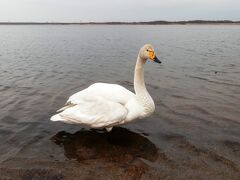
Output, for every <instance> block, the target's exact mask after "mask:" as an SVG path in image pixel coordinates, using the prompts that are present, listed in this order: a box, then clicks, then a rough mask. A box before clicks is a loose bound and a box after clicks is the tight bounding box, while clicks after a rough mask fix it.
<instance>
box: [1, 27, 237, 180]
mask: <svg viewBox="0 0 240 180" xmlns="http://www.w3.org/2000/svg"><path fill="white" fill-rule="evenodd" d="M0 42H1V43H0V102H1V103H0V109H1V110H0V112H1V113H0V179H1V180H2V179H14V180H15V179H240V118H239V117H240V69H239V66H240V60H239V57H240V31H239V25H214V26H213V25H185V26H182V25H171V26H165V25H155V26H151V25H148V26H144V25H139V26H128V25H120V26H119V25H97V26H96V25H84V26H80V25H68V26H64V25H58V26H54V25H45V26H41V25H34V26H33V25H29V26H21V25H11V26H6V25H1V26H0ZM146 43H151V44H153V45H154V47H155V50H156V54H157V56H158V57H159V58H160V59H161V61H162V62H163V63H162V65H157V64H154V63H152V62H148V63H147V64H146V67H145V81H146V86H147V89H148V91H149V92H150V94H151V96H152V97H153V99H154V101H155V105H156V110H155V112H154V114H153V115H152V116H151V117H149V118H146V119H143V120H139V121H135V122H133V123H129V124H126V125H124V126H120V127H115V128H113V130H112V132H110V133H107V132H105V131H104V130H102V129H99V130H94V129H89V128H88V127H85V126H81V125H69V124H64V123H60V122H59V123H56V122H51V121H49V118H50V117H51V115H53V114H54V113H55V111H56V110H57V109H59V108H60V107H62V105H63V104H64V103H65V102H66V100H67V98H68V97H69V96H70V95H71V94H73V93H75V92H77V91H80V90H82V89H84V88H86V87H88V86H89V85H91V84H92V83H95V82H106V83H116V84H120V85H122V86H124V87H126V88H127V89H129V90H131V91H133V83H132V82H133V69H134V65H135V61H136V57H137V53H138V50H139V48H140V47H141V46H142V45H143V44H146Z"/></svg>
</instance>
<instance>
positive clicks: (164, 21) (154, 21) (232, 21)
mask: <svg viewBox="0 0 240 180" xmlns="http://www.w3.org/2000/svg"><path fill="white" fill-rule="evenodd" d="M187 23H193V24H194V23H196V24H204V23H240V20H201V19H196V20H179V21H167V20H152V21H87V22H83V21H79V22H61V21H41V22H39V21H0V24H187Z"/></svg>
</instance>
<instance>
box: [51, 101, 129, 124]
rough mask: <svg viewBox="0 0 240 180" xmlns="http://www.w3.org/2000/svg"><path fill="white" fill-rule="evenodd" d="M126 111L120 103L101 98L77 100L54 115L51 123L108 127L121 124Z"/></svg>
mask: <svg viewBox="0 0 240 180" xmlns="http://www.w3.org/2000/svg"><path fill="white" fill-rule="evenodd" d="M127 113H128V110H127V108H126V107H124V106H123V105H122V104H120V103H116V102H112V101H109V100H107V99H105V98H102V97H88V98H83V99H81V100H80V99H79V100H78V104H76V105H73V106H69V108H66V109H65V110H64V111H63V112H61V113H59V114H57V115H54V116H53V117H52V118H51V120H52V121H64V122H66V123H80V124H86V125H89V126H91V127H93V128H98V127H108V126H111V125H116V124H119V123H120V122H122V121H123V120H124V119H125V118H126V116H127Z"/></svg>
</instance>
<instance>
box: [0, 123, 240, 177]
mask: <svg viewBox="0 0 240 180" xmlns="http://www.w3.org/2000/svg"><path fill="white" fill-rule="evenodd" d="M40 138H43V137H39V139H40ZM49 138H50V139H48V138H46V137H44V139H41V141H39V140H38V139H36V140H35V141H33V142H32V143H31V145H28V147H26V148H24V149H23V150H21V151H20V152H19V153H18V155H17V156H16V157H14V158H11V159H8V160H7V161H5V162H3V163H2V164H1V165H0V174H1V179H236V180H237V179H239V177H240V171H239V165H237V164H235V163H234V162H232V161H230V160H228V159H226V158H225V157H222V156H220V155H218V154H216V153H215V152H212V151H210V150H207V149H200V148H198V147H196V146H194V145H192V144H190V143H189V142H187V141H186V139H185V138H184V137H182V136H179V135H167V134H165V135H164V134H163V135H162V137H160V138H162V139H163V140H164V141H167V142H168V143H169V144H170V146H171V148H174V149H175V150H176V149H177V150H178V151H181V152H178V154H171V153H173V152H165V151H163V150H161V149H159V148H157V147H156V146H155V145H154V144H153V143H152V142H151V141H150V140H149V139H148V135H147V134H141V133H136V132H132V131H130V130H128V129H126V128H121V127H117V128H114V129H113V131H112V132H111V133H107V132H104V131H100V130H98V131H96V130H84V129H82V130H80V131H77V132H75V133H73V134H71V133H67V132H65V131H61V132H59V133H57V134H55V135H54V136H52V137H49ZM224 145H225V146H228V147H229V148H230V149H231V150H232V151H233V152H234V153H235V154H236V156H238V157H239V155H240V151H239V149H240V144H239V143H233V142H225V144H224ZM180 154H182V157H181V155H180ZM176 155H177V156H178V159H175V156H176ZM179 158H182V160H181V161H179Z"/></svg>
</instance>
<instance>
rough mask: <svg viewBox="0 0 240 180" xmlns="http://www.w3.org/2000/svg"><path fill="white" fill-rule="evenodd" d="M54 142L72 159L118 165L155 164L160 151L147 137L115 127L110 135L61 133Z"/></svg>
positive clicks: (84, 132) (54, 137) (88, 131)
mask: <svg viewBox="0 0 240 180" xmlns="http://www.w3.org/2000/svg"><path fill="white" fill-rule="evenodd" d="M51 140H52V141H53V142H55V143H56V144H57V145H59V146H63V148H64V150H65V156H66V157H67V158H69V159H76V160H78V161H79V162H80V161H83V160H91V159H98V160H103V161H115V162H119V163H128V162H132V161H134V160H136V159H138V158H144V159H146V160H149V161H155V160H156V159H157V157H158V149H157V147H156V146H155V145H154V144H153V143H152V142H151V141H149V140H148V139H147V138H145V137H144V136H142V135H140V134H138V133H135V132H132V131H130V130H128V129H126V128H122V127H115V128H113V130H112V131H111V132H105V131H102V132H101V131H96V130H80V131H78V132H76V133H74V134H71V133H68V132H65V131H61V132H58V133H57V134H56V135H54V136H53V137H52V138H51Z"/></svg>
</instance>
